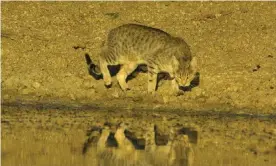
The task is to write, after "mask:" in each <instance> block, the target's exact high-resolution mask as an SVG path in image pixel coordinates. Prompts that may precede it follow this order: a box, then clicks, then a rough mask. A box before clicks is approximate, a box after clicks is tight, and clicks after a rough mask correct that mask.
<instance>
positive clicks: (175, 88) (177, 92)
mask: <svg viewBox="0 0 276 166" xmlns="http://www.w3.org/2000/svg"><path fill="white" fill-rule="evenodd" d="M171 86H172V91H171V93H172V95H176V96H179V95H183V91H180V89H179V85H178V83H177V82H176V79H175V78H174V79H172V80H171Z"/></svg>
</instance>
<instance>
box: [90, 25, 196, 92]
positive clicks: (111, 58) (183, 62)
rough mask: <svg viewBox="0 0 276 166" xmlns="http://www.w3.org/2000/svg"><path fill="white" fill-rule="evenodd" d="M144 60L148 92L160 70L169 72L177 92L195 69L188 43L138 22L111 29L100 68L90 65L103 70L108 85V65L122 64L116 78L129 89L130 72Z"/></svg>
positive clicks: (94, 69) (188, 81) (101, 71)
mask: <svg viewBox="0 0 276 166" xmlns="http://www.w3.org/2000/svg"><path fill="white" fill-rule="evenodd" d="M86 56H88V55H86ZM143 64H146V65H147V68H148V92H149V93H152V92H154V91H155V90H156V86H157V74H158V73H162V72H165V73H168V74H169V75H170V77H171V79H172V86H173V92H178V91H179V86H189V84H190V82H191V81H192V79H193V78H194V75H195V72H196V71H195V65H196V58H195V57H192V55H191V51H190V48H189V46H188V44H187V43H186V42H185V41H184V40H183V39H182V38H179V37H173V36H171V35H170V34H168V33H166V32H164V31H162V30H159V29H155V28H151V27H147V26H143V25H138V24H125V25H122V26H119V27H117V28H115V29H112V30H111V31H110V32H109V34H108V37H107V41H106V42H105V44H104V46H103V47H102V50H101V54H100V58H99V68H98V66H96V65H94V64H90V65H93V66H92V67H91V66H89V67H90V68H92V70H93V72H94V74H98V75H100V74H102V76H103V80H104V84H105V86H107V87H110V86H111V84H112V83H111V76H110V73H109V70H108V67H107V66H108V65H120V70H119V72H118V73H117V80H118V82H119V85H120V87H121V89H122V90H124V91H125V90H128V89H129V87H128V85H127V83H126V79H127V76H128V75H130V74H131V73H132V72H133V71H134V70H135V69H136V68H137V66H138V65H143Z"/></svg>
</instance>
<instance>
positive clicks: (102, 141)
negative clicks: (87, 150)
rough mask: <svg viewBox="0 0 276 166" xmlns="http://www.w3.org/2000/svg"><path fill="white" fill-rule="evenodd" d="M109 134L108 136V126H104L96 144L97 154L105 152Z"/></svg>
mask: <svg viewBox="0 0 276 166" xmlns="http://www.w3.org/2000/svg"><path fill="white" fill-rule="evenodd" d="M109 134H110V128H109V127H108V126H105V127H104V128H103V129H102V133H101V136H100V138H99V140H98V143H97V151H98V152H103V151H104V150H105V147H106V141H107V139H108V137H109Z"/></svg>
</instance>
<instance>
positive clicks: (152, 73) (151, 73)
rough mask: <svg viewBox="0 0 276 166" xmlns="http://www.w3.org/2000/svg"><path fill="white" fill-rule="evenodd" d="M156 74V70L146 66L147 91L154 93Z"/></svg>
mask: <svg viewBox="0 0 276 166" xmlns="http://www.w3.org/2000/svg"><path fill="white" fill-rule="evenodd" d="M157 75H158V71H157V70H156V69H155V68H154V67H152V66H150V65H149V66H148V93H154V92H155V90H156V86H157Z"/></svg>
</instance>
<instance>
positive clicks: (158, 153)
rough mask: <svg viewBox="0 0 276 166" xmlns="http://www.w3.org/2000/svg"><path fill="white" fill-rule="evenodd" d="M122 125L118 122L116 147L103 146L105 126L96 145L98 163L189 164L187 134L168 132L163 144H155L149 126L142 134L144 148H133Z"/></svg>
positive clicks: (106, 133) (103, 165)
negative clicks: (166, 139) (143, 135)
mask: <svg viewBox="0 0 276 166" xmlns="http://www.w3.org/2000/svg"><path fill="white" fill-rule="evenodd" d="M125 128H126V127H125V126H124V125H121V126H120V127H119V128H118V129H117V130H116V132H115V135H114V138H115V139H116V142H117V144H118V147H107V139H108V137H109V135H110V129H109V128H108V127H105V128H104V129H103V130H102V133H101V136H100V138H99V139H98V142H97V144H96V146H97V150H96V153H97V162H98V163H97V165H98V166H109V165H114V166H191V165H192V162H193V159H194V158H193V157H194V154H193V150H192V148H191V146H190V144H189V140H188V136H187V135H179V136H176V137H174V133H173V132H171V133H170V136H169V140H168V143H167V145H164V146H157V145H156V144H155V131H154V126H152V127H151V128H150V129H149V130H148V131H147V133H146V134H145V141H146V142H145V150H137V149H135V147H134V145H133V143H132V142H131V141H130V140H129V139H128V138H127V137H126V136H125V134H124V132H125Z"/></svg>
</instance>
